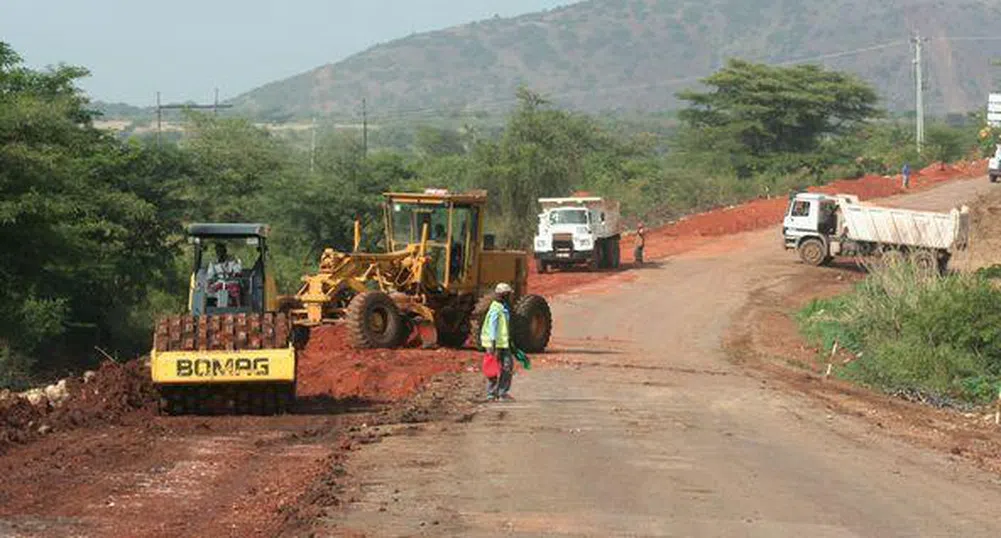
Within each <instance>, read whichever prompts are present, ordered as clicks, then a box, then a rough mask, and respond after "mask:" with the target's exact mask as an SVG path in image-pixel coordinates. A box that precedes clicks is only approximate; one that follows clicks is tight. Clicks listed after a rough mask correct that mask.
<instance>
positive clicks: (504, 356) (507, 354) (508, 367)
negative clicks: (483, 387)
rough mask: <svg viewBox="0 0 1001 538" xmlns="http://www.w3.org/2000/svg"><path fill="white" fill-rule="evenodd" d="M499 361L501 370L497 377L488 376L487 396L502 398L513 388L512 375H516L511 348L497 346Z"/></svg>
mask: <svg viewBox="0 0 1001 538" xmlns="http://www.w3.org/2000/svg"><path fill="white" fill-rule="evenodd" d="M497 361H498V362H500V366H501V372H500V375H499V376H497V377H488V378H487V396H488V397H494V398H500V397H502V396H504V395H505V394H507V393H508V391H510V390H511V377H512V376H513V375H514V356H513V355H511V350H510V349H501V348H497Z"/></svg>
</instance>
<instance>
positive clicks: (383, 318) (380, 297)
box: [345, 291, 405, 349]
mask: <svg viewBox="0 0 1001 538" xmlns="http://www.w3.org/2000/svg"><path fill="white" fill-rule="evenodd" d="M345 317H346V321H347V326H348V331H349V332H350V333H351V339H352V340H353V343H354V346H355V347H357V348H361V349H367V348H389V347H396V346H398V345H400V342H401V341H402V340H403V337H404V336H405V334H404V327H405V325H404V323H403V316H401V315H400V309H399V308H397V306H396V303H394V302H393V300H392V299H390V298H389V296H388V295H386V294H385V293H382V292H381V291H366V292H363V293H359V294H358V295H355V297H354V298H353V299H351V302H350V303H349V304H348V309H347V315H346V316H345Z"/></svg>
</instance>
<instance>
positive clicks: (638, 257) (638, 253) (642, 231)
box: [633, 222, 646, 265]
mask: <svg viewBox="0 0 1001 538" xmlns="http://www.w3.org/2000/svg"><path fill="white" fill-rule="evenodd" d="M644 246H646V228H644V227H643V223H642V222H641V223H640V225H639V226H637V227H636V249H635V250H633V262H634V263H635V264H636V265H640V264H642V263H643V247H644Z"/></svg>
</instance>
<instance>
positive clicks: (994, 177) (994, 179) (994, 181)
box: [987, 174, 998, 183]
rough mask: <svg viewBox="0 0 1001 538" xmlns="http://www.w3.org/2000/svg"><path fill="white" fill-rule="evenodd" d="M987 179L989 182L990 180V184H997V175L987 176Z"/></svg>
mask: <svg viewBox="0 0 1001 538" xmlns="http://www.w3.org/2000/svg"><path fill="white" fill-rule="evenodd" d="M987 177H989V178H990V180H991V183H997V182H998V176H997V175H995V174H990V175H989V176H987Z"/></svg>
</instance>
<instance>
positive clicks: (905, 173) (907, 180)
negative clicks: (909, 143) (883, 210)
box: [900, 163, 911, 189]
mask: <svg viewBox="0 0 1001 538" xmlns="http://www.w3.org/2000/svg"><path fill="white" fill-rule="evenodd" d="M900 176H901V182H902V183H903V187H904V188H905V189H906V188H907V187H909V186H910V185H911V165H909V164H907V163H904V167H903V168H902V169H901V170H900Z"/></svg>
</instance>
